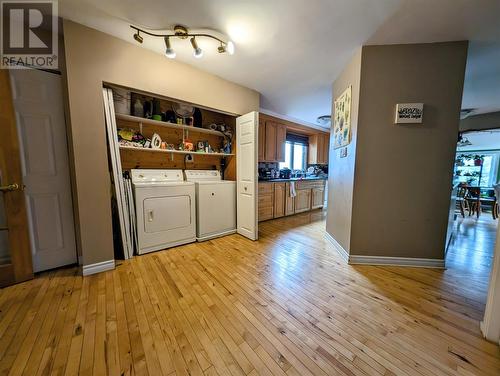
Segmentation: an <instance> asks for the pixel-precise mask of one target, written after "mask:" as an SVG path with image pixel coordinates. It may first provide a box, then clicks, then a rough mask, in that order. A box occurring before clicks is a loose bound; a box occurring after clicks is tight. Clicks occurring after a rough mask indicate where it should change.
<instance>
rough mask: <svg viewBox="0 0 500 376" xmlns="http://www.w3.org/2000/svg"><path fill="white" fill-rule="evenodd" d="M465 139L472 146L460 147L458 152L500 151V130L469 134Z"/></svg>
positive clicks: (465, 134)
mask: <svg viewBox="0 0 500 376" xmlns="http://www.w3.org/2000/svg"><path fill="white" fill-rule="evenodd" d="M463 137H465V138H466V139H467V140H469V141H470V142H471V143H472V145H470V146H463V147H458V148H457V150H458V151H472V150H477V151H485V150H498V149H500V129H493V130H490V131H479V132H467V133H463Z"/></svg>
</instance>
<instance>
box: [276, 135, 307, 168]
mask: <svg viewBox="0 0 500 376" xmlns="http://www.w3.org/2000/svg"><path fill="white" fill-rule="evenodd" d="M295 145H300V146H302V147H303V148H304V152H303V166H304V168H303V169H302V170H301V171H305V170H306V169H307V164H308V154H309V145H307V144H305V143H303V142H297V141H293V140H286V141H285V156H286V148H287V147H288V146H289V147H290V167H288V168H289V169H290V170H292V171H293V170H296V169H294V168H293V166H294V162H295V158H294V155H295V153H294V149H295ZM284 163H286V161H285V162H279V165H278V167H279V169H280V170H281V169H283V168H287V166H282V164H284Z"/></svg>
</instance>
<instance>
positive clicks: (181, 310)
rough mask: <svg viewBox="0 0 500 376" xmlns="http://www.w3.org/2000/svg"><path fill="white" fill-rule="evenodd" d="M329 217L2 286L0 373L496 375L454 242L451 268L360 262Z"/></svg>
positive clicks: (278, 223) (495, 355) (499, 363)
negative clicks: (342, 248)
mask: <svg viewBox="0 0 500 376" xmlns="http://www.w3.org/2000/svg"><path fill="white" fill-rule="evenodd" d="M323 229H324V221H323V219H322V216H321V214H319V213H318V212H315V213H312V214H311V213H306V214H302V215H299V216H295V217H289V218H283V219H279V220H275V221H269V222H265V223H261V230H262V231H261V239H260V240H259V241H258V242H251V241H249V240H246V239H245V238H242V237H240V236H238V235H232V236H228V237H225V238H221V239H216V240H213V241H208V242H204V243H197V244H189V245H186V246H182V247H178V248H175V249H171V250H167V251H162V252H156V253H152V254H149V255H145V256H140V257H135V258H134V259H132V260H130V261H127V262H122V263H121V265H119V266H118V267H117V268H116V270H114V271H110V272H106V273H102V274H98V275H94V276H90V277H85V278H82V277H80V276H77V270H76V268H69V269H61V270H57V271H53V272H50V273H45V274H42V275H40V276H38V277H37V278H36V279H34V280H33V281H29V282H25V283H22V284H19V285H16V286H12V287H9V288H6V289H3V290H0V374H2V375H3V374H12V375H20V374H26V375H38V374H56V375H63V374H66V375H75V374H82V375H91V374H93V375H105V374H111V375H119V374H120V375H121V374H123V375H129V374H138V375H139V374H149V375H174V374H178V375H230V374H236V375H244V374H247V375H271V374H273V375H495V376H497V375H499V374H500V350H499V347H498V346H497V345H495V344H492V343H489V342H486V341H485V340H483V339H482V338H481V334H480V332H479V328H478V320H479V319H480V318H481V316H482V311H483V309H484V299H485V295H484V293H485V283H484V281H485V280H484V279H482V278H475V277H474V276H473V275H472V274H474V273H475V272H470V273H469V274H466V275H465V276H464V275H463V273H464V269H463V268H461V267H460V264H461V261H460V259H459V257H458V254H459V253H458V249H457V258H455V260H454V261H452V262H450V263H451V264H452V266H451V267H450V268H449V269H448V270H445V271H442V270H428V269H417V268H396V267H390V268H389V267H370V266H356V267H353V266H349V265H346V264H345V263H344V262H343V261H342V260H341V258H340V256H338V254H337V253H336V252H335V250H334V249H333V248H332V247H331V246H330V245H329V244H328V242H326V241H325V240H324V236H323V234H324V232H323ZM450 252H451V251H450ZM450 255H451V253H450V254H449V257H451V256H450ZM468 257H469V256H468ZM475 257H476V256H474V255H472V254H471V255H470V258H471V259H474V258H475ZM477 257H478V258H480V257H482V255H480V256H477ZM464 263H465V261H464ZM476 264H477V265H482V263H481V262H478V263H476ZM474 270H482V269H481V268H479V267H478V268H476V269H474Z"/></svg>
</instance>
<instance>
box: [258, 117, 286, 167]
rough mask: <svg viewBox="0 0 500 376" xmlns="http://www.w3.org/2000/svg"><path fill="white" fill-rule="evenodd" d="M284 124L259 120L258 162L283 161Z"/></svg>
mask: <svg viewBox="0 0 500 376" xmlns="http://www.w3.org/2000/svg"><path fill="white" fill-rule="evenodd" d="M285 143H286V126H285V125H284V124H281V123H278V122H275V121H270V120H264V119H260V120H259V162H284V161H285Z"/></svg>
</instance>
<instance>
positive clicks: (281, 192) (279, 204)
mask: <svg viewBox="0 0 500 376" xmlns="http://www.w3.org/2000/svg"><path fill="white" fill-rule="evenodd" d="M285 193H286V192H285V183H274V218H279V217H283V216H284V215H285Z"/></svg>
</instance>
